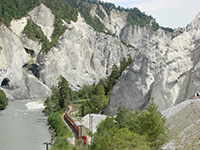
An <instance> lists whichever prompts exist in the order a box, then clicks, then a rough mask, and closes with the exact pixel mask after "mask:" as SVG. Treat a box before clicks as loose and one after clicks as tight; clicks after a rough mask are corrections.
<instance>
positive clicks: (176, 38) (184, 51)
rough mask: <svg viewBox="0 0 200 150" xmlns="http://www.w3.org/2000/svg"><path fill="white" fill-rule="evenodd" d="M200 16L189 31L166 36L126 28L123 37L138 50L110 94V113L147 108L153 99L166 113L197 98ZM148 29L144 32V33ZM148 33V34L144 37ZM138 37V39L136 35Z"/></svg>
mask: <svg viewBox="0 0 200 150" xmlns="http://www.w3.org/2000/svg"><path fill="white" fill-rule="evenodd" d="M199 17H200V14H198V15H197V17H196V18H195V19H194V20H193V21H192V22H191V24H190V25H189V26H188V27H187V29H184V30H183V29H182V30H180V29H178V30H179V32H176V31H175V33H176V35H175V34H171V35H169V34H165V32H164V31H162V30H161V29H159V30H158V31H156V32H153V31H149V29H146V28H145V27H144V28H139V27H135V26H127V27H126V28H124V30H123V32H122V34H121V38H122V39H123V40H124V41H126V42H127V43H130V44H133V45H136V44H137V48H138V49H139V50H138V51H137V52H136V54H135V56H134V60H133V62H132V64H131V65H130V66H129V68H127V69H126V70H125V71H124V72H123V74H122V76H121V78H120V79H119V80H118V82H117V84H116V85H115V86H114V88H113V91H112V93H111V100H110V103H109V105H108V107H107V110H108V109H109V111H111V114H112V115H114V114H116V113H117V108H118V106H120V105H125V106H126V107H127V108H128V109H131V110H134V109H136V108H139V109H144V108H145V107H146V106H147V105H148V102H149V100H150V98H151V97H153V98H154V101H155V102H156V103H157V104H158V105H159V109H160V110H164V109H166V108H169V107H171V106H173V105H176V104H178V103H180V102H182V101H184V100H186V99H189V98H192V97H194V93H195V91H196V90H199V89H200V80H199V77H200V76H199V74H200V62H199V54H200V42H199V41H200V36H199V35H200V28H199V24H200V19H199ZM144 30H145V32H144ZM144 33H146V34H144ZM137 35H138V36H137Z"/></svg>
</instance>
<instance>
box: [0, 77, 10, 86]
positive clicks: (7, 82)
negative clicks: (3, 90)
mask: <svg viewBox="0 0 200 150" xmlns="http://www.w3.org/2000/svg"><path fill="white" fill-rule="evenodd" d="M9 82H10V80H9V79H8V78H4V79H3V81H2V82H1V87H2V86H9Z"/></svg>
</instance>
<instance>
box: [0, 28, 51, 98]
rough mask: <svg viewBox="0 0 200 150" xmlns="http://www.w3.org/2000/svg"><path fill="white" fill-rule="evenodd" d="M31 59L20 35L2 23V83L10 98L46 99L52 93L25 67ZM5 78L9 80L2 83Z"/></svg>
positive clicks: (0, 51)
mask: <svg viewBox="0 0 200 150" xmlns="http://www.w3.org/2000/svg"><path fill="white" fill-rule="evenodd" d="M31 60H32V59H31V58H30V57H29V55H28V54H27V53H26V51H25V49H24V47H23V45H22V43H21V41H20V39H19V37H17V36H16V34H14V33H13V32H11V31H10V30H9V29H8V28H7V27H5V26H4V25H2V26H1V27H0V83H1V86H2V87H3V88H2V89H3V90H4V92H5V93H6V96H7V97H8V98H9V100H18V99H19V100H22V99H45V98H46V97H47V96H48V95H50V89H49V88H48V87H47V86H45V85H44V84H43V83H41V82H40V81H38V80H37V79H36V78H35V77H34V76H33V75H32V74H29V73H28V72H27V71H26V70H25V69H24V68H23V66H24V65H25V64H28V63H29V61H31ZM5 79H8V80H9V82H8V83H7V84H6V85H2V84H3V82H4V81H5Z"/></svg>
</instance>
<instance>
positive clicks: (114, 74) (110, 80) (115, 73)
mask: <svg viewBox="0 0 200 150" xmlns="http://www.w3.org/2000/svg"><path fill="white" fill-rule="evenodd" d="M119 77H120V71H119V67H118V66H117V65H116V64H113V66H112V71H111V74H110V75H109V76H108V77H107V85H106V88H105V92H106V94H107V93H108V92H110V90H112V88H113V86H114V85H115V84H116V83H117V80H118V78H119Z"/></svg>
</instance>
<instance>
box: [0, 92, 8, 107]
mask: <svg viewBox="0 0 200 150" xmlns="http://www.w3.org/2000/svg"><path fill="white" fill-rule="evenodd" d="M7 105H8V98H7V97H6V94H5V93H4V91H3V90H1V89H0V110H3V109H5V108H6V106H7Z"/></svg>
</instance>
